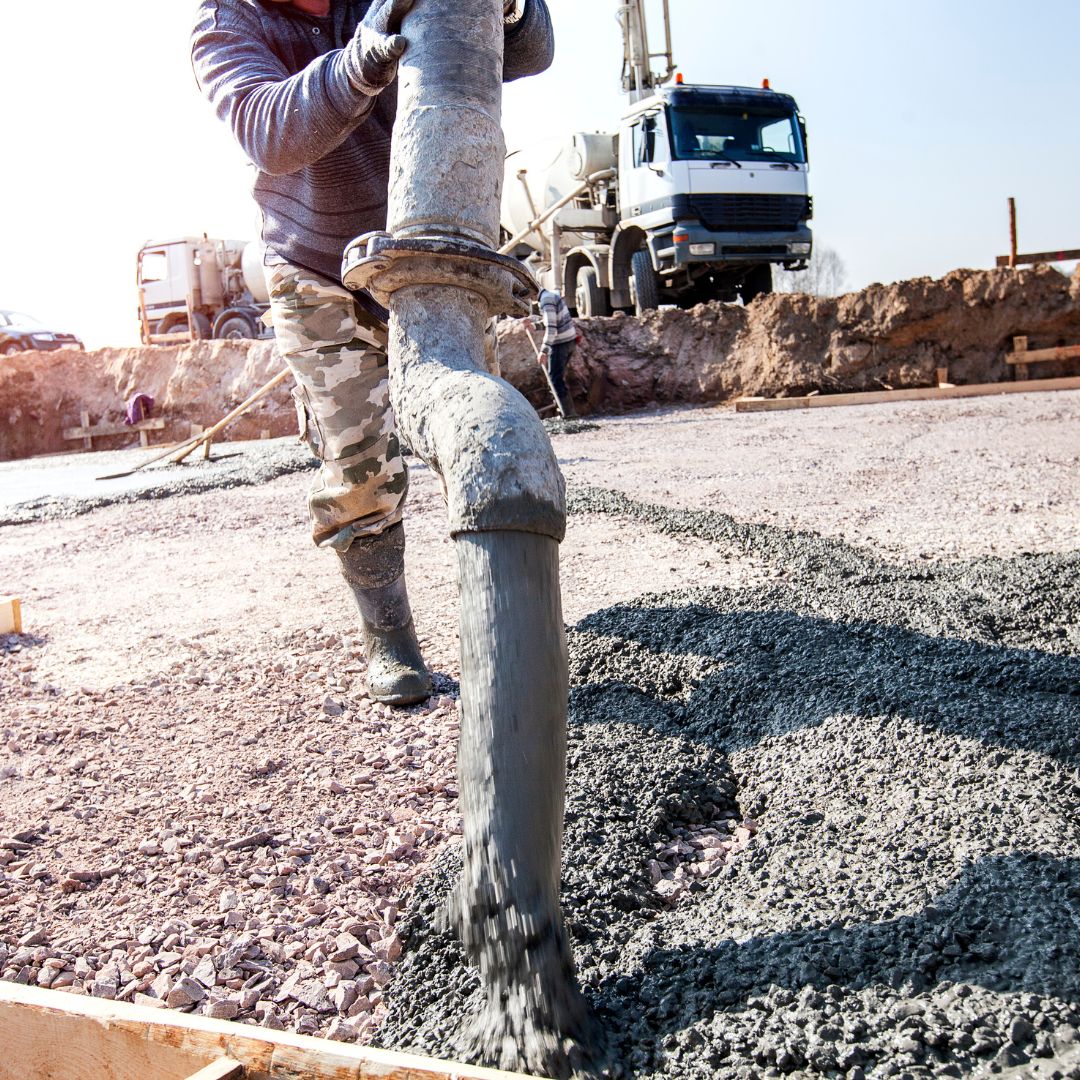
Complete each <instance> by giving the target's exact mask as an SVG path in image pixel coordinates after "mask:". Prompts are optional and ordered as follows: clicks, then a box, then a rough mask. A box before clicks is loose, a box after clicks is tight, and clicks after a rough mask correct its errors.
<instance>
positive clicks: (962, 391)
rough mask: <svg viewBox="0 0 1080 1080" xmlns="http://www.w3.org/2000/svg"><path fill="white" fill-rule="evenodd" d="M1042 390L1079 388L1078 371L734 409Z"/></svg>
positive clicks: (742, 403)
mask: <svg viewBox="0 0 1080 1080" xmlns="http://www.w3.org/2000/svg"><path fill="white" fill-rule="evenodd" d="M1045 390H1080V375H1069V376H1064V377H1062V378H1058V379H1024V380H1020V381H1017V382H996V383H969V384H968V385H966V386H916V387H911V388H909V389H906V390H868V391H865V392H861V393H852V394H818V395H815V396H814V397H796V398H765V399H763V400H760V401H752V400H749V399H741V400H739V401H736V402H735V411H736V412H777V411H783V410H784V409H831V408H837V407H838V406H841V405H878V404H881V403H882V402H887V401H943V400H947V399H949V398H965V397H986V396H991V395H994V394H1028V393H1034V392H1037V391H1038V392H1041V391H1045Z"/></svg>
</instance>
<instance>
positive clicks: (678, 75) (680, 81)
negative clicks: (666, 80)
mask: <svg viewBox="0 0 1080 1080" xmlns="http://www.w3.org/2000/svg"><path fill="white" fill-rule="evenodd" d="M682 84H683V78H682V72H681V71H676V72H675V85H676V86H682Z"/></svg>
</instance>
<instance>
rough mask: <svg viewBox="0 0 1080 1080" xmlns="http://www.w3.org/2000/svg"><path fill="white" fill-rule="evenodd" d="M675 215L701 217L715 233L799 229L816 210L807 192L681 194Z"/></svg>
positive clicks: (676, 203)
mask: <svg viewBox="0 0 1080 1080" xmlns="http://www.w3.org/2000/svg"><path fill="white" fill-rule="evenodd" d="M674 210H675V217H676V219H678V218H683V217H686V218H697V219H698V220H699V221H700V222H701V223H702V224H703V225H705V227H706V228H708V229H711V230H712V231H713V232H727V231H733V232H739V231H741V232H754V231H760V232H774V231H775V232H781V231H784V230H788V229H795V228H798V225H799V222H800V221H806V220H807V219H808V218H810V216H811V214H812V212H813V201H812V200H811V199H810V198H809V197H808V196H806V195H681V196H678V197H676V199H675V207H674Z"/></svg>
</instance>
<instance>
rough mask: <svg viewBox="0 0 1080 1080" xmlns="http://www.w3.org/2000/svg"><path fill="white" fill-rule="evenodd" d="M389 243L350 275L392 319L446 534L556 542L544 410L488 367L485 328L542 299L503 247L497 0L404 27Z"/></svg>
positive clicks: (457, 3) (398, 405)
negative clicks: (505, 534)
mask: <svg viewBox="0 0 1080 1080" xmlns="http://www.w3.org/2000/svg"><path fill="white" fill-rule="evenodd" d="M402 33H403V34H404V35H405V36H406V37H407V38H408V41H409V47H408V50H407V51H406V53H405V56H404V57H403V59H402V61H401V65H400V67H399V69H398V115H397V121H396V123H395V126H394V137H393V144H392V145H393V148H392V153H391V162H390V173H391V184H390V197H389V208H388V214H387V229H386V231H385V232H376V233H368V234H365V235H363V236H359V237H357V238H356V239H355V240H354V241H353V242H352V243H351V244H350V245H349V246H348V248H346V250H345V256H344V259H343V262H342V280H343V282H344V283H345V286H346V287H347V288H350V289H366V290H367V291H368V292H370V293H371V294H372V295H373V296H374V297H375V299H377V300H378V301H379V302H380V303H382V304H383V305H384V306H385V307H386V308H388V309H389V311H390V343H389V353H390V397H391V401H392V403H393V407H394V412H395V416H396V420H397V424H398V427H399V430H400V431H401V433H402V435H403V436H404V438H405V440H406V442H408V444H409V445H410V446H411V447H412V449H413V451H414V452H415V453H416V454H417V455H418V456H419V457H420V458H421V459H422V460H423V461H424V462H426V463H427V464H428V465H430V466H431V468H432V469H433V470H434V471H435V472H436V473H437V474H438V476H439V477H440V479H441V481H442V484H443V490H444V493H445V495H446V500H447V506H448V511H449V519H450V532H451V534H453V535H456V534H458V533H461V532H480V531H492V530H503V529H505V530H516V531H524V532H534V533H540V534H542V535H545V536H551V537H553V538H554V539H556V540H561V539H562V538H563V535H564V533H565V529H566V507H565V492H564V485H563V479H562V475H561V474H560V472H559V467H558V463H557V461H556V459H555V454H554V451H553V450H552V448H551V443H550V440H549V439H548V437H547V433H546V431H545V430H544V427H543V424H542V423H541V422H540V419H539V417H538V416H537V415H536V412H535V410H534V409H533V408H532V406H531V405H529V403H528V402H527V401H526V399H525V398H524V397H523V396H522V395H521V394H520V393H519V392H518V391H517V390H515V389H514V388H513V387H511V386H510V385H509V383H507V382H505V381H504V380H503V379H501V378H499V376H498V375H497V374H496V373H494V372H491V371H488V370H487V368H486V366H485V360H484V357H485V348H484V329H485V326H486V325H487V322H488V321H489V319H491V318H492V317H494V316H497V315H517V316H520V315H525V314H527V313H528V310H529V302H530V301H531V300H532V299H534V298H535V296H536V295H537V292H538V289H537V285H536V282H535V280H534V279H533V277H532V274H531V273H530V272H529V270H528V269H527V268H526V267H525V266H523V265H522V264H521V263H519V262H518V261H517V260H516V259H513V258H511V257H509V256H506V255H500V254H498V252H497V251H496V250H495V247H496V244H497V241H498V235H499V205H500V196H501V187H502V163H503V159H504V157H505V145H504V142H503V134H502V127H501V108H502V48H503V26H502V4H501V2H500V0H425V3H423V4H419V5H417V7H415V8H414V9H413V10H412V11H411V12H410V13H409V14H408V15H407V16H406V18H405V22H404V25H403V27H402Z"/></svg>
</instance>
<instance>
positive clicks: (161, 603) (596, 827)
mask: <svg viewBox="0 0 1080 1080" xmlns="http://www.w3.org/2000/svg"><path fill="white" fill-rule="evenodd" d="M553 438H554V443H555V446H556V450H557V452H558V455H559V458H560V461H561V464H562V468H563V471H564V474H565V476H566V480H567V487H568V499H569V505H570V511H571V512H570V518H569V530H568V534H567V539H566V542H565V543H564V545H563V549H562V568H563V569H562V572H563V602H564V611H565V617H566V622H567V624H568V627H569V628H570V648H571V679H572V698H571V753H570V781H569V784H570V787H569V802H568V811H569V812H568V819H567V852H566V877H565V888H564V893H565V903H566V909H567V917H568V920H569V923H570V928H571V934H572V937H573V940H574V945H575V950H576V956H577V960H578V963H579V966H580V970H581V975H582V979H583V982H584V984H585V987H586V992H587V995H588V996H589V999H590V1001H591V1003H592V1004H593V1006H594V1007H595V1009H596V1014H597V1017H598V1023H599V1026H600V1028H601V1029H603V1031H604V1032H605V1033H606V1037H607V1039H608V1042H609V1053H610V1056H611V1061H612V1067H613V1069H614V1071H616V1072H617V1073H620V1074H622V1075H628V1076H631V1075H632V1076H646V1075H652V1074H658V1075H665V1076H671V1077H718V1078H726V1077H740V1078H741V1077H747V1078H749V1077H759V1076H778V1075H788V1074H795V1075H828V1076H844V1077H849V1078H858V1077H860V1076H869V1077H879V1076H881V1077H886V1076H898V1077H920V1076H969V1075H981V1074H983V1073H985V1074H987V1075H989V1074H990V1073H992V1072H993V1073H1001V1072H1003V1071H1008V1070H1012V1072H1011V1075H1016V1076H1021V1075H1022V1076H1040V1075H1044V1076H1053V1075H1058V1076H1063V1077H1065V1076H1068V1077H1080V1035H1078V1031H1077V1029H1078V1028H1080V920H1078V915H1077V912H1078V910H1080V832H1078V815H1080V745H1078V744H1080V482H1078V478H1080V393H1076V392H1063V393H1044V394H1017V395H1013V396H1010V397H1007V398H985V399H982V398H975V399H970V400H963V401H944V402H920V403H908V404H896V405H876V406H864V407H859V406H857V407H852V408H847V409H830V410H822V411H820V412H813V411H803V412H780V413H773V414H769V413H766V414H752V415H736V414H735V413H734V412H733V411H732V410H731V409H730V408H729V407H720V408H702V407H695V408H671V409H665V410H662V411H655V412H649V413H638V414H633V415H627V416H622V417H619V418H614V419H598V420H596V421H591V420H590V422H589V423H588V424H581V425H579V426H578V427H577V428H573V429H571V430H570V431H568V432H567V433H562V434H558V433H557V434H555V435H554V437H553ZM215 453H219V454H222V455H225V454H235V455H238V456H236V457H230V458H225V459H224V460H222V461H220V462H217V463H211V464H207V463H202V462H200V461H197V460H195V459H189V463H188V464H185V465H184V466H170V467H167V468H164V469H158V468H154V469H151V470H147V471H146V472H145V473H142V474H137V476H136V477H135V478H131V479H129V480H125V481H114V482H110V483H111V484H112V485H113V486H112V487H108V486H107V485H106V484H103V483H99V482H97V481H94V480H93V479H91V478H90V477H91V472H92V473H93V474H94V475H100V474H101V473H104V472H115V471H121V470H122V469H123V468H130V467H131V466H132V465H134V464H137V463H138V462H139V461H140V460H143V459H144V458H145V457H146V455H147V451H145V450H142V451H139V450H135V451H123V452H117V453H109V454H95V455H92V456H87V455H66V456H63V457H55V458H44V459H35V460H33V461H25V462H9V463H5V464H3V465H2V466H0V521H2V522H3V523H4V524H0V566H2V567H3V575H2V579H0V592H11V593H15V594H17V595H19V596H21V598H22V600H23V617H24V622H25V625H24V633H23V634H22V635H21V636H14V635H11V636H7V637H0V700H2V701H3V703H4V704H3V710H2V713H0V785H2V791H3V798H2V799H0V976H2V977H3V978H4V979H13V980H19V981H23V982H30V983H36V984H38V985H41V986H52V987H55V988H65V987H66V988H68V989H71V990H81V991H82V992H84V993H92V994H95V995H98V996H104V997H112V998H118V999H123V1000H132V1001H138V1002H139V1003H140V1004H144V1005H146V1004H151V1005H153V1004H164V1005H167V1006H170V1007H174V1008H186V1009H189V1010H196V1011H199V1012H204V1013H206V1014H208V1015H211V1016H217V1017H221V1018H235V1019H240V1020H244V1021H249V1022H257V1023H261V1024H264V1025H267V1026H270V1027H280V1028H287V1029H293V1030H297V1031H300V1032H304V1033H308V1034H330V1035H331V1036H332V1037H336V1038H342V1039H349V1040H352V1039H358V1040H360V1041H365V1042H366V1041H371V1040H373V1039H377V1040H381V1041H382V1042H383V1043H385V1044H386V1045H390V1046H394V1047H396V1048H400V1049H417V1050H422V1051H424V1052H429V1053H434V1054H436V1055H439V1056H452V1055H453V1053H454V1052H455V1044H454V1037H455V1031H456V1030H457V1029H458V1028H459V1027H460V1019H461V1016H462V1015H463V1013H464V1011H466V1010H467V1009H469V1008H471V1007H473V1006H474V1005H475V1003H476V1002H475V997H476V982H475V979H474V977H473V976H472V975H471V974H470V973H469V972H467V971H465V970H464V969H463V968H462V967H461V959H460V956H459V954H458V953H457V952H456V945H455V944H454V942H453V941H451V940H450V939H448V938H446V937H445V936H444V935H442V934H440V933H439V931H438V930H437V929H436V928H435V925H434V920H433V914H434V912H435V911H436V909H437V907H438V905H439V904H440V903H441V900H442V899H443V897H444V896H445V890H446V884H447V882H448V880H449V879H450V876H451V875H452V872H453V865H454V853H453V839H454V837H455V835H456V834H457V833H458V831H459V824H458V817H457V809H456V797H457V791H456V786H455V773H454V744H455V739H456V736H457V709H456V697H457V683H456V678H457V672H458V669H457V640H456V591H455V583H454V561H453V557H454V548H453V542H452V540H451V539H450V538H449V537H448V536H447V535H446V531H445V516H444V511H443V506H442V502H441V498H440V495H439V491H438V486H437V482H436V480H435V478H434V476H433V474H432V473H431V472H430V471H429V470H428V469H426V468H425V467H424V466H422V465H421V464H419V463H418V462H416V461H415V459H412V465H411V480H412V489H411V494H410V499H409V508H408V515H407V519H406V521H407V532H408V537H409V548H408V579H409V587H410V592H411V594H412V597H413V606H414V609H415V613H416V621H417V625H418V629H419V633H420V637H421V640H422V643H423V645H424V648H425V652H426V655H427V657H428V660H429V662H430V664H431V665H432V667H433V669H434V670H435V671H436V672H438V673H439V674H438V677H437V693H436V696H435V697H434V698H433V699H432V700H431V701H430V702H429V703H428V704H427V705H424V706H421V707H417V708H414V709H409V710H404V711H398V710H392V709H388V708H385V707H382V706H379V705H376V704H373V703H372V702H370V701H369V700H368V699H367V698H366V697H365V695H364V691H363V678H364V660H363V656H362V653H361V651H360V646H359V641H358V633H357V625H356V617H355V615H354V613H353V612H352V610H351V609H350V606H349V603H348V597H347V593H346V590H345V588H344V586H343V584H342V582H341V579H340V577H339V576H338V574H337V570H336V565H335V562H336V560H335V559H334V557H333V555H332V554H330V553H327V552H324V551H318V550H316V549H315V548H314V547H313V546H312V545H311V543H310V540H309V538H308V534H307V522H306V511H305V499H304V495H305V490H306V486H307V482H308V478H307V475H306V471H307V468H308V465H309V461H308V459H307V456H306V452H304V451H302V450H300V449H298V448H297V447H296V446H295V444H294V443H293V442H290V441H287V440H270V441H263V442H255V443H243V444H229V445H228V446H227V447H224V448H220V449H218V450H216V451H215ZM418 882H419V884H417V883H418ZM414 886H416V889H415V892H414V893H413V899H412V901H411V902H410V903H409V905H406V897H407V896H408V895H409V894H410V889H413V887H414ZM403 945H404V947H405V951H404V952H403V951H402V950H403ZM1055 1070H1056V1071H1055Z"/></svg>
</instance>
